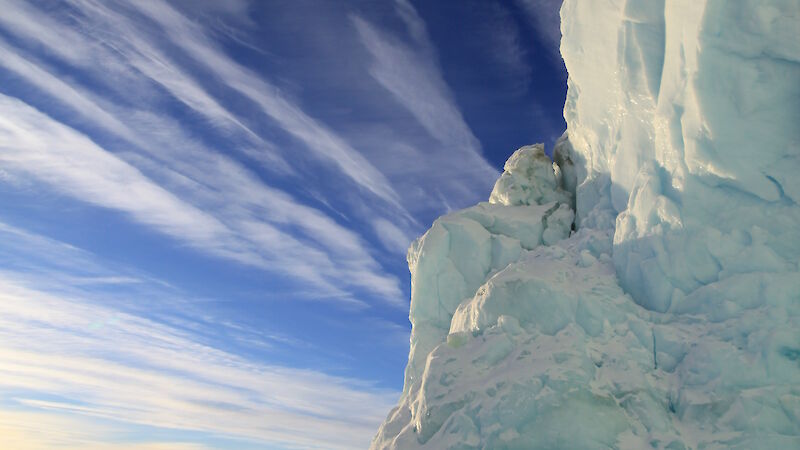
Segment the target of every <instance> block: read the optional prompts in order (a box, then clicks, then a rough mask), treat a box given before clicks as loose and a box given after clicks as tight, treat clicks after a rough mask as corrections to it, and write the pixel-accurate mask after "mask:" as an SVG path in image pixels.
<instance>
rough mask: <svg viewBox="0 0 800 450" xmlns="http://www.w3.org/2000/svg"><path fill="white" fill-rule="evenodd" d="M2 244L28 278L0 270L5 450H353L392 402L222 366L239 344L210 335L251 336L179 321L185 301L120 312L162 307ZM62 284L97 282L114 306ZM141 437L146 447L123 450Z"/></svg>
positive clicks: (360, 385) (81, 255) (87, 288)
mask: <svg viewBox="0 0 800 450" xmlns="http://www.w3.org/2000/svg"><path fill="white" fill-rule="evenodd" d="M0 237H2V238H3V240H2V241H1V242H2V244H0V259H2V260H8V259H10V260H12V261H13V260H16V259H21V257H22V256H23V255H24V254H26V253H27V254H28V255H29V257H28V258H27V259H26V265H25V267H14V268H12V269H5V268H4V269H3V270H0V342H2V343H3V345H2V346H0V393H2V394H3V396H2V397H3V399H2V400H0V432H2V431H6V432H5V433H3V434H2V435H3V439H4V443H6V444H7V445H8V443H9V442H14V443H19V445H18V446H17V445H15V446H14V448H21V449H25V448H52V447H54V446H59V445H61V446H68V447H75V448H77V447H80V448H110V449H127V448H131V449H140V448H141V449H157V448H184V447H185V448H206V447H205V446H204V445H200V444H199V443H205V444H208V443H213V442H220V441H221V442H223V443H225V445H224V446H225V447H229V448H246V447H247V444H248V443H250V444H257V445H258V446H259V447H262V446H264V445H269V446H272V447H276V448H298V447H300V448H355V447H364V446H366V444H367V443H368V442H369V439H370V438H371V437H372V433H373V432H374V429H375V427H376V426H377V424H378V423H379V422H380V420H381V419H382V417H383V415H384V414H385V411H386V409H387V408H389V407H390V405H391V404H392V403H393V402H394V401H395V399H396V397H397V395H398V394H399V393H398V392H395V391H391V390H386V389H380V388H376V387H374V386H373V385H372V384H371V383H369V382H366V381H363V380H358V379H353V378H346V377H338V376H331V375H328V374H325V373H323V372H320V371H315V370H309V369H299V368H291V367H284V366H280V365H275V364H265V363H263V362H261V361H259V360H256V359H251V358H248V357H244V356H241V355H240V354H237V353H233V352H232V351H230V350H227V349H226V346H231V345H234V346H236V348H241V347H239V346H241V345H249V343H247V342H241V341H239V340H237V341H236V342H230V341H222V340H220V339H219V338H218V337H217V336H219V335H222V334H224V335H230V332H231V331H233V332H237V333H239V335H240V336H242V337H247V336H249V337H257V334H254V332H253V330H248V329H247V328H246V327H242V326H241V325H237V324H228V323H225V322H224V321H219V320H216V319H214V318H213V316H212V317H207V318H206V319H204V320H202V321H199V320H196V319H192V318H187V317H186V313H187V311H186V309H185V304H186V303H187V302H188V303H191V302H192V299H191V298H186V299H184V301H183V302H174V301H173V302H170V303H169V304H167V305H166V306H167V308H166V309H164V310H153V309H152V308H141V306H142V305H141V304H140V303H141V302H140V301H138V300H137V301H136V302H135V303H136V305H129V304H128V301H127V300H124V298H126V297H128V296H131V295H132V294H135V295H134V296H135V297H156V298H157V297H159V296H161V295H162V292H163V291H164V289H165V288H164V286H163V285H161V284H160V283H158V282H157V281H153V280H152V279H151V278H149V277H147V276H146V275H141V274H136V275H135V277H133V278H132V277H131V274H130V273H129V272H128V271H126V270H112V269H108V268H107V264H106V263H104V262H102V261H100V260H98V259H97V258H96V257H95V256H94V255H92V254H91V253H88V252H86V251H84V250H81V249H79V248H75V247H72V246H69V245H66V244H63V243H61V242H59V241H54V240H52V239H48V238H44V237H42V236H39V235H37V234H33V233H29V232H26V231H23V230H20V229H18V228H14V227H12V226H9V225H6V224H3V223H0ZM9 238H14V239H13V240H12V239H9ZM39 254H41V255H40V256H39V257H37V256H36V255H39ZM53 259H57V262H56V263H55V264H53V263H50V261H51V260H53ZM4 266H6V267H9V265H8V264H4ZM12 267H13V265H12ZM74 268H78V270H79V272H78V273H76V272H75V271H74V270H75V269H74ZM20 270H21V271H20ZM53 275H56V276H53ZM73 275H80V276H79V278H81V279H86V278H90V277H93V276H94V277H96V278H98V277H99V278H106V279H107V280H105V281H111V282H114V283H115V284H116V286H117V289H115V291H114V292H115V293H116V295H114V296H112V295H111V294H109V292H108V291H107V290H106V288H105V286H100V285H98V284H97V283H96V282H95V283H83V282H80V281H78V282H76V278H75V277H74V276H73ZM111 279H116V280H117V281H112V280H111ZM120 280H124V281H123V282H122V283H121V284H119V283H117V282H118V281H120ZM129 282H134V283H135V285H131V284H129ZM167 290H169V291H172V290H171V289H167ZM173 294H174V292H173ZM182 295H186V294H182ZM146 309H149V311H148V315H147V316H145V315H143V314H142V313H141V312H143V310H146ZM176 314H177V316H176ZM206 315H208V311H207V313H206ZM181 317H183V318H182V319H179V318H181ZM265 337H266V338H268V339H272V338H270V337H269V336H268V335H267V336H261V339H260V340H259V343H264V342H267V341H265V340H264V338H265ZM274 339H281V340H282V343H283V344H286V343H287V342H285V341H286V340H287V339H290V340H293V341H294V342H288V345H292V346H295V345H302V344H300V343H298V342H296V340H294V339H293V338H291V337H283V338H281V337H280V336H277V337H275V338H274ZM31 420H34V421H33V422H31ZM31 423H36V424H37V427H36V428H35V429H34V428H31V426H30V424H31ZM45 424H50V425H52V426H44V425H45ZM142 427H144V430H145V431H144V435H145V436H150V437H151V439H150V442H148V441H145V442H139V443H131V442H130V436H131V434H132V433H134V432H135V433H137V434H142V433H143V431H142V430H143V428H142ZM342 430H347V431H348V432H347V433H342ZM34 431H35V433H34ZM186 431H191V432H192V434H191V441H190V442H186V441H185V439H186V437H187V436H188V435H187V434H186ZM23 444H24V445H23ZM212 446H213V447H215V448H216V447H217V445H212Z"/></svg>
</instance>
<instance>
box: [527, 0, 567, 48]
mask: <svg viewBox="0 0 800 450" xmlns="http://www.w3.org/2000/svg"><path fill="white" fill-rule="evenodd" d="M516 2H517V4H518V5H519V6H520V8H522V10H523V11H525V14H526V15H527V17H528V19H529V20H530V22H531V24H532V25H533V28H534V30H536V33H537V35H538V36H539V38H540V39H541V40H542V45H543V46H544V47H545V48H546V49H547V51H548V55H550V57H552V58H555V59H561V52H560V51H559V46H560V44H561V16H560V10H561V3H562V2H563V0H516Z"/></svg>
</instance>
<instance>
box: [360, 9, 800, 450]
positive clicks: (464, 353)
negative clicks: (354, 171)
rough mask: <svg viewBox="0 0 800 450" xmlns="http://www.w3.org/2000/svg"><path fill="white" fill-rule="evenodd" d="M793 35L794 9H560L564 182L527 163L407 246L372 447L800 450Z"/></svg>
mask: <svg viewBox="0 0 800 450" xmlns="http://www.w3.org/2000/svg"><path fill="white" fill-rule="evenodd" d="M798 30H800V3H798V2H796V1H792V0H786V1H781V0H774V1H752V0H743V1H741V2H729V1H722V0H709V1H698V0H693V1H688V0H686V1H679V0H676V1H668V2H664V1H614V2H605V1H603V2H600V1H591V2H589V1H578V0H566V1H565V2H564V5H563V7H562V34H563V39H562V43H561V51H562V55H563V57H564V60H565V63H566V65H567V69H568V72H569V81H568V94H567V102H566V104H565V107H564V115H565V118H566V120H567V130H568V131H567V133H565V135H564V136H563V137H562V139H560V140H559V141H558V143H557V144H556V148H555V149H554V151H553V157H554V161H555V164H554V165H552V162H551V161H549V159H548V158H546V156H544V151H543V148H542V147H540V146H529V147H524V148H522V149H520V150H518V151H517V152H516V153H515V154H514V155H512V157H511V158H510V159H509V161H508V163H507V164H506V167H505V172H504V174H503V175H502V177H501V178H500V180H498V182H497V184H496V185H495V189H494V190H493V192H492V194H491V197H490V203H488V204H487V203H482V204H480V205H478V206H476V207H473V208H469V209H467V210H464V211H461V212H457V213H453V214H451V215H448V216H445V217H443V218H441V219H439V220H438V221H437V222H436V223H435V224H434V226H433V227H432V228H431V230H430V231H428V233H426V235H425V236H423V237H422V238H420V239H419V240H418V241H417V242H415V244H414V245H413V246H412V248H411V250H410V251H409V266H410V268H411V271H412V305H411V314H410V319H411V321H412V323H413V325H414V328H413V332H412V342H411V352H410V355H409V365H408V368H407V371H406V385H405V389H404V393H403V396H402V398H401V399H400V403H399V405H398V406H397V407H396V408H395V409H394V410H393V411H392V412H391V413H390V414H389V417H388V418H387V420H386V422H385V423H384V425H383V426H382V427H381V429H380V430H379V432H378V435H377V436H376V438H375V440H374V442H373V448H396V449H405V448H437V449H438V448H463V449H473V448H474V449H478V448H492V449H495V448H498V449H499V448H519V449H532V448H533V449H535V448H542V449H559V448H564V449H572V448H631V449H640V448H662V449H687V448H692V449H695V448H739V449H750V448H760V449H785V448H800V271H799V265H800V207H798V204H797V201H798V196H800V181H798V179H800V176H798V174H800V126H798V125H797V124H800V39H798ZM573 211H574V214H573ZM571 229H574V230H575V231H573V232H570V230H571Z"/></svg>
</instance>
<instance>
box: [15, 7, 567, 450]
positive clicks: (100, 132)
mask: <svg viewBox="0 0 800 450" xmlns="http://www.w3.org/2000/svg"><path fill="white" fill-rule="evenodd" d="M558 3H559V2H557V1H549V0H517V1H508V2H496V3H495V2H485V1H478V0H470V1H458V2H457V1H452V2H449V1H447V2H412V3H409V2H407V1H406V0H397V1H382V2H374V1H363V2H360V1H353V2H328V1H278V0H274V1H264V2H256V1H253V2H248V1H246V0H236V1H225V2H216V1H212V0H202V1H201V0H191V1H190V0H185V1H174V2H168V1H164V0H148V1H144V2H121V1H119V2H118V1H106V0H102V1H101V0H65V1H34V2H29V1H23V0H0V8H1V9H2V11H3V12H2V14H0V435H3V436H4V438H5V439H6V440H7V442H11V443H12V444H13V445H12V446H13V447H14V448H21V449H24V448H50V447H53V446H56V445H64V446H67V447H80V448H104V449H105V448H111V449H114V448H124V449H148V448H177V449H180V448H191V449H195V448H245V449H246V448H267V449H272V448H276V449H281V448H359V447H361V448H363V447H365V446H367V444H368V442H369V440H370V438H371V437H372V434H373V433H374V431H375V429H376V427H377V425H378V424H379V422H380V421H381V420H382V419H383V418H384V417H385V415H386V413H387V412H388V410H389V409H390V408H391V406H392V405H393V404H394V403H395V401H396V399H397V397H398V395H399V392H400V390H401V388H402V378H403V376H402V372H403V368H404V366H405V362H406V357H407V351H408V334H409V331H410V324H409V323H408V297H409V276H408V270H407V267H406V263H405V251H406V248H407V247H408V245H409V243H410V242H411V240H413V239H414V238H415V237H417V236H419V235H420V234H422V233H423V232H424V231H425V230H426V229H427V228H428V227H429V226H430V224H431V222H432V221H433V220H434V219H435V218H436V217H438V216H439V215H441V214H444V213H446V212H447V211H449V210H452V209H459V208H462V207H466V206H469V205H471V204H474V203H476V202H478V201H482V200H485V199H486V198H487V197H488V194H489V191H490V190H491V186H492V184H493V183H494V181H495V179H496V178H497V176H498V175H499V173H500V170H501V168H502V164H503V162H504V161H505V159H506V158H507V157H508V156H509V155H510V154H511V152H512V151H513V150H514V149H516V148H517V147H519V146H522V145H525V144H529V143H534V142H545V143H546V145H547V146H548V147H550V146H552V143H553V142H554V141H555V139H556V138H557V137H558V136H559V135H560V134H561V132H562V131H563V129H564V127H565V125H564V122H563V119H562V117H561V110H562V107H563V102H564V94H565V90H566V74H565V71H564V68H563V64H562V62H561V59H560V57H559V54H558V40H559V31H558Z"/></svg>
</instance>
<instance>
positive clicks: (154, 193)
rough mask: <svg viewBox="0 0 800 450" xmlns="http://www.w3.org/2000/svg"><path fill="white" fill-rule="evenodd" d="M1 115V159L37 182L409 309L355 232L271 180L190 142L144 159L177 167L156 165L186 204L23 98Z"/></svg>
mask: <svg viewBox="0 0 800 450" xmlns="http://www.w3.org/2000/svg"><path fill="white" fill-rule="evenodd" d="M79 104H80V102H79ZM0 111H2V117H0V161H2V162H3V167H4V169H5V170H6V171H7V172H9V173H11V174H13V173H15V172H16V173H21V174H27V175H29V176H34V177H36V178H37V179H39V180H40V181H41V182H44V183H46V184H48V185H50V186H51V187H52V188H54V189H56V190H58V191H60V192H63V193H65V194H68V195H70V196H73V197H75V198H77V199H79V200H83V201H87V202H90V203H94V204H96V205H99V206H103V207H107V208H112V209H116V210H120V211H123V212H126V213H129V214H131V216H132V217H133V218H134V219H135V220H136V221H138V222H140V223H142V224H145V225H147V226H150V227H153V228H154V229H156V230H158V231H160V232H162V233H165V234H167V235H170V236H172V237H174V238H176V239H178V240H180V241H183V242H187V243H189V244H190V245H192V246H194V247H196V248H198V249H200V250H203V251H206V252H209V253H210V254H213V255H216V256H220V257H224V258H230V259H234V260H236V261H239V262H241V263H245V264H250V265H255V266H257V267H261V268H264V269H266V270H270V271H274V272H279V273H284V274H287V275H290V276H292V277H294V278H297V279H301V280H305V281H307V282H311V283H312V285H313V286H316V291H317V292H315V294H316V295H317V296H319V297H324V298H329V297H335V298H338V299H340V300H345V301H347V302H350V303H353V302H355V303H361V302H360V301H358V300H356V299H355V297H354V296H353V295H352V292H349V291H348V290H349V289H352V288H359V289H365V290H367V291H370V292H373V293H374V294H377V295H379V296H381V297H383V298H384V299H386V300H387V301H389V302H390V303H393V304H396V305H400V304H402V303H403V301H402V300H401V296H402V294H401V291H400V289H399V286H398V282H397V280H396V279H395V278H394V277H391V276H389V275H386V274H385V273H383V271H382V269H381V268H380V266H379V264H378V263H377V262H376V261H375V260H374V258H373V257H372V256H371V255H370V253H369V252H368V251H367V250H366V248H365V246H364V243H363V241H362V240H361V239H360V238H359V237H358V236H357V235H356V234H355V233H353V232H352V231H350V230H348V229H346V228H344V227H342V226H340V225H338V224H337V223H336V222H335V221H334V220H332V219H331V218H330V217H328V216H327V215H325V214H322V213H321V212H319V211H317V210H315V209H313V208H310V207H306V206H303V205H301V204H298V202H296V201H295V200H294V199H293V198H292V197H291V196H289V195H288V194H286V193H284V192H282V191H279V190H276V189H273V188H270V187H269V186H267V185H265V184H263V183H261V182H260V181H259V180H257V179H256V178H255V177H254V176H253V175H252V174H250V173H249V172H248V171H247V170H245V169H244V168H242V167H241V166H240V165H239V164H238V163H236V162H234V161H232V160H231V159H230V158H227V157H225V156H223V155H221V154H215V153H213V152H210V151H208V150H205V149H204V148H203V147H202V146H200V145H198V144H196V143H193V142H192V141H191V140H189V139H188V138H184V139H181V138H180V136H178V139H179V141H180V144H181V145H179V148H181V149H183V150H182V151H178V152H175V151H166V152H164V151H162V152H158V153H153V154H151V156H150V157H145V156H140V157H139V159H138V160H139V161H140V162H141V163H142V164H143V165H145V166H146V165H147V164H146V162H147V161H151V159H150V158H157V159H160V160H162V161H165V162H167V163H169V164H168V165H169V166H170V167H172V169H165V168H163V167H161V165H159V164H150V165H151V166H152V167H153V168H154V170H160V171H161V172H160V173H161V175H162V176H164V178H165V179H167V180H168V182H169V178H168V176H169V175H172V176H173V178H177V179H179V182H180V183H183V184H179V183H178V182H175V181H174V180H173V181H172V182H171V183H170V185H171V188H172V189H173V190H175V191H176V192H181V193H182V194H183V195H182V198H179V197H177V196H176V195H175V194H173V193H172V192H171V191H168V190H166V189H164V188H163V187H161V186H159V185H158V184H156V183H155V182H153V181H152V180H151V179H150V178H148V177H146V176H145V175H143V174H142V173H141V171H140V170H138V169H136V168H135V167H133V166H132V165H130V164H128V163H127V162H125V161H124V160H122V159H120V158H119V157H117V156H115V155H113V154H111V153H109V152H108V151H106V150H105V149H103V148H101V147H99V146H98V145H97V144H95V143H94V142H93V141H91V140H90V139H88V138H87V137H86V136H84V135H82V134H80V133H78V132H76V131H75V130H74V129H72V128H69V127H66V126H64V125H63V124H61V123H59V122H56V121H55V120H53V119H52V118H50V117H48V116H46V115H44V114H42V113H41V112H39V111H37V110H35V109H33V108H31V107H29V106H27V105H25V104H24V103H22V102H20V101H18V100H15V99H12V98H10V97H7V96H2V95H0ZM162 122H163V120H162ZM151 130H152V129H151ZM175 130H176V129H175V128H173V129H172V132H171V135H172V136H173V137H174V136H175ZM156 134H158V133H156ZM172 143H176V142H175V141H174V140H173V141H172ZM159 167H161V168H160V169H157V168H159ZM176 170H177V171H178V172H175V171H176ZM164 172H166V174H165V173H164ZM187 199H188V200H189V201H187ZM278 226H282V227H293V228H295V229H296V230H298V231H299V234H298V233H297V232H295V233H294V234H289V233H288V232H286V231H283V230H281V229H279V228H278Z"/></svg>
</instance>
